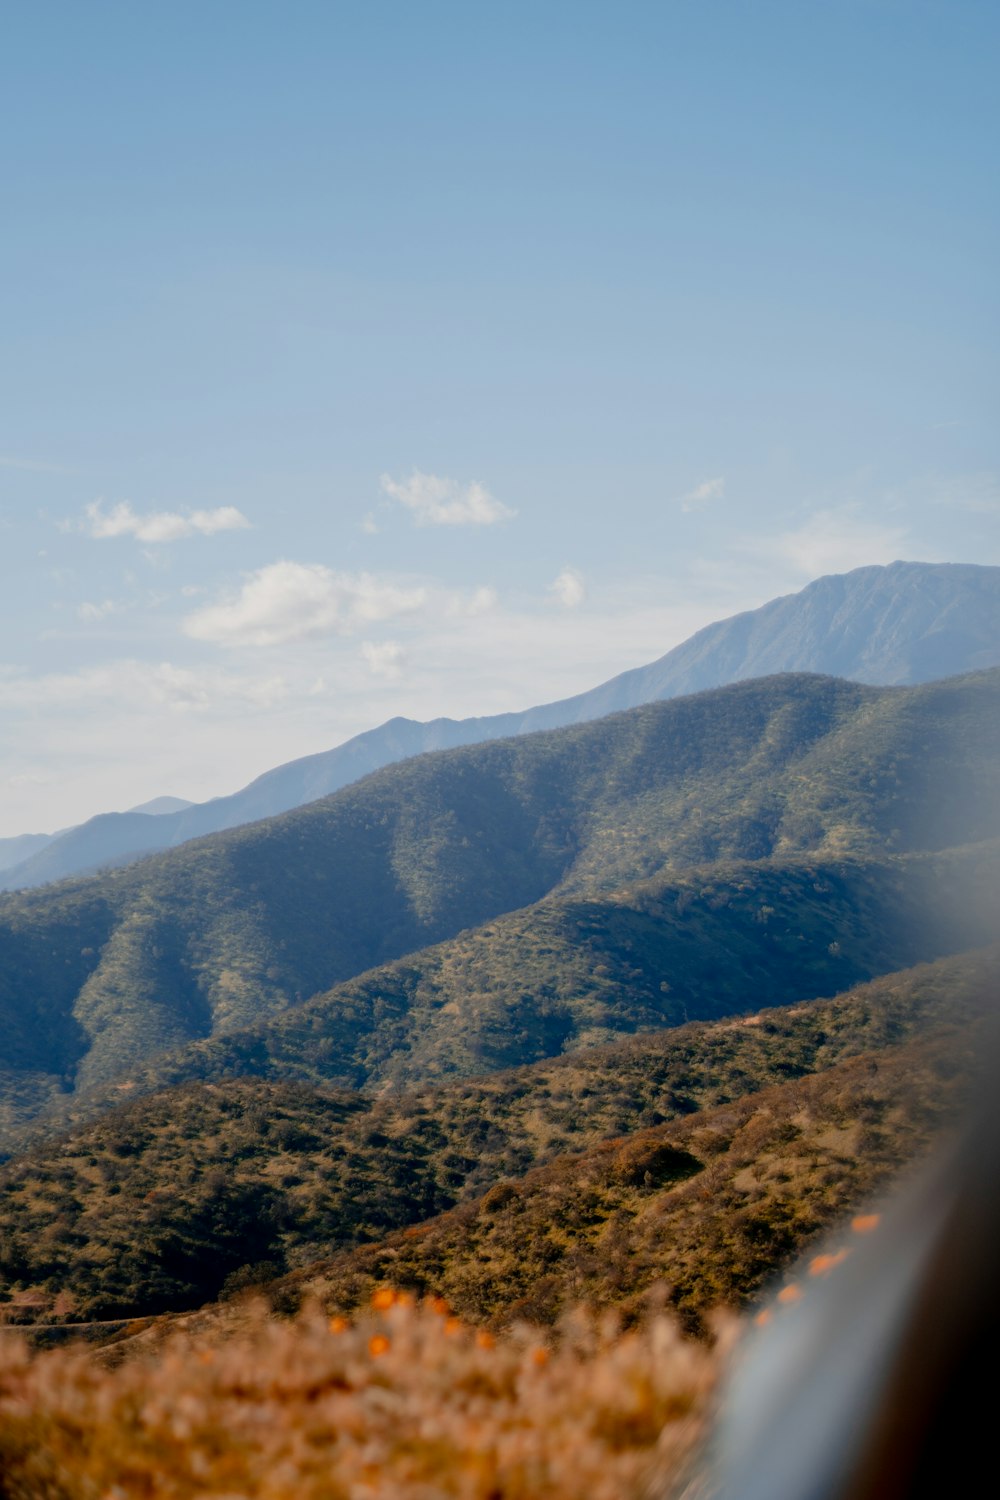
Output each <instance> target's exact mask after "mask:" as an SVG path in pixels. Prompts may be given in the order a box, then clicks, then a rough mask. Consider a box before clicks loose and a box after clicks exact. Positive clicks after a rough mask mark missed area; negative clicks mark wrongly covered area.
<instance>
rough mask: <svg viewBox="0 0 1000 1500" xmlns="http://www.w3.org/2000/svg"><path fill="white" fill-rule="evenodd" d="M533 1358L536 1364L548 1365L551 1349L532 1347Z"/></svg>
mask: <svg viewBox="0 0 1000 1500" xmlns="http://www.w3.org/2000/svg"><path fill="white" fill-rule="evenodd" d="M531 1358H532V1360H533V1361H534V1363H535V1364H536V1365H547V1364H548V1362H549V1351H548V1350H547V1349H532V1351H531Z"/></svg>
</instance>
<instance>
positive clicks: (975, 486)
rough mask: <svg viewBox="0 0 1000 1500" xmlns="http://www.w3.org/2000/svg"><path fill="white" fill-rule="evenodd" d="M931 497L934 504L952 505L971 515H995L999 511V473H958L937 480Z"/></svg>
mask: <svg viewBox="0 0 1000 1500" xmlns="http://www.w3.org/2000/svg"><path fill="white" fill-rule="evenodd" d="M932 498H933V500H934V503H935V504H936V505H948V506H952V507H955V508H957V509H958V510H964V511H969V512H970V513H971V514H973V515H981V516H991V515H995V514H996V512H997V511H1000V474H994V473H989V472H987V473H983V474H960V475H956V476H955V477H953V478H951V479H947V480H939V481H938V482H937V484H936V485H935V487H934V493H933V496H932Z"/></svg>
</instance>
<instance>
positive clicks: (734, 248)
mask: <svg viewBox="0 0 1000 1500" xmlns="http://www.w3.org/2000/svg"><path fill="white" fill-rule="evenodd" d="M998 40H1000V11H998V10H997V7H996V6H995V5H993V4H987V3H983V4H979V3H969V0H950V3H940V4H939V3H923V0H910V3H895V0H871V3H841V0H831V3H829V4H819V3H816V4H812V3H802V0H795V3H789V4H771V3H768V0H754V3H749V0H748V3H744V4H735V3H725V0H701V3H698V4H687V3H671V0H662V3H659V4H649V3H630V0H619V3H615V4H611V3H603V4H591V3H574V4H559V3H550V4H547V3H544V0H539V3H534V4H521V3H507V4H504V5H495V4H483V5H470V4H468V3H467V0H466V3H463V4H436V3H433V0H422V3H421V4H419V5H413V4H401V3H393V0H388V3H378V0H370V3H367V4H347V3H344V4H340V3H336V0H328V3H323V4H315V3H310V0H289V3H284V4H281V5H279V4H277V3H267V4H264V3H259V0H258V3H253V0H250V3H247V0H241V3H237V0H214V3H208V4H205V3H199V4H197V5H196V4H192V3H187V0H171V3H170V4H169V5H168V4H165V3H163V4H161V3H159V0H153V3H150V4H148V5H143V6H136V5H134V4H131V3H130V4H124V3H123V4H112V3H105V0H91V3H88V4H87V5H86V6H84V5H79V4H77V3H68V0H49V3H45V4H41V5H34V6H28V5H20V6H14V5H12V6H8V7H5V8H4V47H3V56H2V60H0V75H2V76H0V85H2V86H0V99H2V104H0V110H2V113H3V116H4V118H3V121H2V130H0V162H2V181H3V203H4V230H3V235H2V237H0V267H2V275H0V289H2V292H0V294H2V300H3V305H2V326H3V330H4V336H3V360H2V368H0V548H2V554H0V555H2V559H3V589H2V591H0V593H2V597H0V629H2V635H0V835H2V834H12V833H17V832H22V831H27V830H32V831H35V830H48V829H50V828H53V827H56V826H62V825H64V824H67V823H70V822H73V821H77V820H79V819H80V818H83V817H86V816H89V815H90V814H92V813H94V812H98V811H102V810H106V809H108V808H112V807H123V806H128V805H131V804H132V803H136V802H139V801H141V800H144V799H145V798H147V797H151V796H155V795H157V794H161V793H172V794H176V795H181V796H188V797H192V798H198V799H200V798H203V797H207V796H211V795H215V794H218V793H222V792H226V791H229V790H233V789H235V788H236V787H237V786H239V785H241V784H243V783H244V782H245V781H247V780H248V779H250V777H252V776H253V775H256V774H258V773H259V772H261V771H263V770H265V769H266V768H267V767H269V766H271V765H274V764H276V763H278V762H280V761H283V760H288V759H291V758H293V757H294V756H297V755H301V754H306V753H309V752H311V751H314V750H319V749H323V748H327V747H329V746H331V745H333V744H336V743H338V742H340V741H341V740H343V739H344V738H346V737H347V736H349V735H350V734H353V733H356V732H357V731H359V730H361V729H364V728H367V727H370V726H372V725H374V724H376V723H379V722H381V721H382V720H384V719H385V718H387V717H390V716H391V715H392V714H395V713H406V714H409V715H411V716H413V717H419V718H427V717H431V716H433V715H435V714H438V713H448V714H451V715H453V716H461V715H464V714H470V713H486V712H495V711H500V710H503V709H506V708H515V707H523V706H527V705H528V704H529V703H532V702H539V701H546V700H549V699H552V698H554V697H559V696H563V695H565V694H568V693H571V692H575V691H578V690H580V689H583V688H585V687H588V686H591V685H593V684H594V683H596V682H598V681H600V680H602V679H603V678H605V677H608V676H610V675H611V674H612V673H614V672H615V671H618V670H621V669H623V668H625V667H628V666H632V665H637V664H638V663H640V662H643V661H648V660H652V659H653V658H655V657H656V656H659V655H661V654H662V653H663V652H664V651H666V650H667V649H669V647H670V646H672V645H674V644H676V643H677V641H679V640H681V639H682V638H684V636H686V635H687V634H689V633H690V632H691V631H692V630H693V629H695V628H697V627H698V626H700V625H702V624H705V623H707V622H708V621H710V620H712V619H715V618H718V617H720V616H723V615H726V614H731V613H733V612H734V611H735V610H737V609H740V608H746V607H750V606H753V605H756V604H760V603H762V602H764V601H765V600H766V599H768V598H770V597H773V596H774V595H775V594H778V593H783V592H788V591H790V590H793V589H796V588H799V587H801V586H802V585H803V584H804V583H806V582H807V581H808V580H809V579H810V578H812V577H815V576H818V575H819V574H821V573H824V572H836V571H842V570H843V569H846V568H849V567H853V566H857V565H860V564H863V563H868V562H887V561H890V560H892V559H893V558H894V557H900V556H902V557H909V558H924V559H930V560H953V561H982V562H992V563H1000V524H998V523H1000V478H998V475H1000V459H998V453H997V436H996V422H995V413H996V404H997V385H998V382H997V348H998V340H997V332H998V328H997V322H998V319H997V276H996V270H995V268H996V265H997V264H1000V253H998V252H1000V246H998V244H997V240H998V234H997V229H998V212H997V196H996V171H995V155H996V142H997V125H998V120H997V113H998V111H997V105H996V89H995V86H994V85H995V76H996V67H997V60H998V45H997V44H998Z"/></svg>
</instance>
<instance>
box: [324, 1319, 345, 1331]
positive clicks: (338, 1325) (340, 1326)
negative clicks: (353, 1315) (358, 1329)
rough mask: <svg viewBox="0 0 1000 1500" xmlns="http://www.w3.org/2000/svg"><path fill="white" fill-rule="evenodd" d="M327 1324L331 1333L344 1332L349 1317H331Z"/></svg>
mask: <svg viewBox="0 0 1000 1500" xmlns="http://www.w3.org/2000/svg"><path fill="white" fill-rule="evenodd" d="M326 1326H327V1327H328V1328H329V1330H330V1332H331V1333H343V1331H344V1329H345V1328H346V1327H347V1319H346V1318H339V1317H338V1318H331V1319H330V1321H329V1323H328V1324H327V1325H326Z"/></svg>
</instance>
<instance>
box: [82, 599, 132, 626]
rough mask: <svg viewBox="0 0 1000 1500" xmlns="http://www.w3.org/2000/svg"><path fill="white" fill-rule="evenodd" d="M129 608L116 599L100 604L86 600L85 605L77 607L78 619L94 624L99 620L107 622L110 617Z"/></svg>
mask: <svg viewBox="0 0 1000 1500" xmlns="http://www.w3.org/2000/svg"><path fill="white" fill-rule="evenodd" d="M126 608H127V606H126V605H125V604H122V603H121V602H120V601H118V600H115V599H102V600H101V602H100V604H94V603H93V602H92V601H90V600H85V601H84V603H83V604H79V605H77V610H76V613H77V618H78V619H80V620H85V621H87V623H88V624H93V623H94V622H95V621H97V620H106V619H107V617H108V615H117V614H120V613H121V611H122V610H123V609H126Z"/></svg>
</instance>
